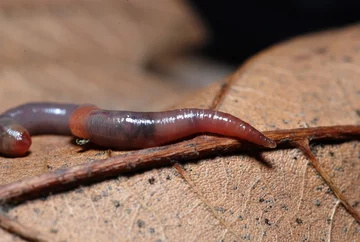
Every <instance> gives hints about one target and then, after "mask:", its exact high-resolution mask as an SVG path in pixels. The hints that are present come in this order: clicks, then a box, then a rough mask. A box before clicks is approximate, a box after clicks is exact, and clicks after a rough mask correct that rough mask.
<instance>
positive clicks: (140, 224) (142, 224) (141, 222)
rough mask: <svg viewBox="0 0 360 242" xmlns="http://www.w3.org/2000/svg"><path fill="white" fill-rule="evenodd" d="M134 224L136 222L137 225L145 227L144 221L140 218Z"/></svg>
mask: <svg viewBox="0 0 360 242" xmlns="http://www.w3.org/2000/svg"><path fill="white" fill-rule="evenodd" d="M136 224H137V226H138V227H139V228H143V227H145V222H144V221H142V220H140V219H139V220H138V221H137V222H136Z"/></svg>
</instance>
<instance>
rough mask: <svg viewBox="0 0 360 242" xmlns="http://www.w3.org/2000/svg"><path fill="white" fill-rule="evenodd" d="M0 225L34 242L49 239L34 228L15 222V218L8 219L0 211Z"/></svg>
mask: <svg viewBox="0 0 360 242" xmlns="http://www.w3.org/2000/svg"><path fill="white" fill-rule="evenodd" d="M0 227H1V228H3V229H5V230H7V231H8V232H10V233H13V234H16V235H18V236H20V237H22V238H23V239H26V240H28V241H34V242H35V241H36V242H46V241H50V240H49V239H47V238H45V237H44V236H43V235H42V234H41V233H40V232H38V231H36V230H34V229H30V228H28V227H26V226H24V225H22V224H20V223H18V222H16V221H15V220H13V219H10V218H9V217H7V216H6V215H5V214H4V213H3V212H1V211H0Z"/></svg>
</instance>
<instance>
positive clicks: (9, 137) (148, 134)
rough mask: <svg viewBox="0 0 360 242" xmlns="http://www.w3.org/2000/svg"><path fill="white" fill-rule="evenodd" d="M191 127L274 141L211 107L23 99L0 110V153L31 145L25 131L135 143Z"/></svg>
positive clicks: (119, 145) (126, 145)
mask: <svg viewBox="0 0 360 242" xmlns="http://www.w3.org/2000/svg"><path fill="white" fill-rule="evenodd" d="M197 133H214V134H219V135H223V136H228V137H234V138H238V139H243V140H247V141H250V142H252V143H255V144H258V145H262V146H265V147H270V148H274V147H275V146H276V143H275V142H274V141H273V140H270V139H268V138H267V137H265V136H264V135H263V134H262V133H260V132H259V131H258V130H256V129H255V128H253V127H252V126H251V125H249V124H248V123H246V122H244V121H242V120H240V119H238V118H236V117H234V116H232V115H230V114H227V113H223V112H219V111H214V110H206V109H190V108H188V109H178V110H172V111H164V112H130V111H111V110H103V109H99V108H97V107H95V106H91V105H83V106H78V105H74V104H55V103H29V104H25V105H22V106H19V107H17V108H14V109H11V110H9V111H7V112H5V113H3V114H2V115H0V153H3V154H7V155H11V156H19V155H23V154H25V153H26V152H27V149H28V148H29V147H30V145H31V139H30V134H31V135H33V134H62V135H69V134H73V135H74V136H76V137H79V138H82V139H90V141H91V142H93V143H95V144H97V145H100V146H103V147H108V148H116V149H140V148H146V147H153V146H159V145H163V144H166V143H170V142H173V141H176V140H179V139H182V138H184V137H187V136H190V135H193V134H197ZM26 147H27V148H26Z"/></svg>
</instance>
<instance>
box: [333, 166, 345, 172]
mask: <svg viewBox="0 0 360 242" xmlns="http://www.w3.org/2000/svg"><path fill="white" fill-rule="evenodd" d="M335 170H336V171H340V172H344V167H343V166H338V167H335Z"/></svg>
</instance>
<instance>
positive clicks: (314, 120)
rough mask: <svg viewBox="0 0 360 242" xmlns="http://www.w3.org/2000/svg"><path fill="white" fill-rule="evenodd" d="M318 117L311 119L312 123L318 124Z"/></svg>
mask: <svg viewBox="0 0 360 242" xmlns="http://www.w3.org/2000/svg"><path fill="white" fill-rule="evenodd" d="M318 120H319V119H318V118H317V117H315V118H313V119H312V120H311V121H310V123H312V124H313V125H316V124H317V122H318Z"/></svg>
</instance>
